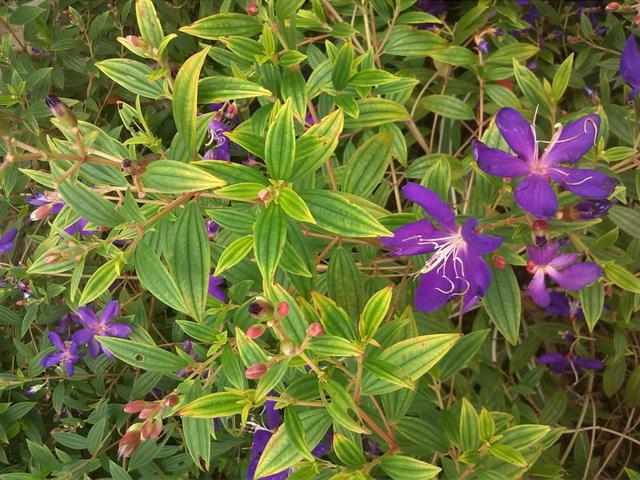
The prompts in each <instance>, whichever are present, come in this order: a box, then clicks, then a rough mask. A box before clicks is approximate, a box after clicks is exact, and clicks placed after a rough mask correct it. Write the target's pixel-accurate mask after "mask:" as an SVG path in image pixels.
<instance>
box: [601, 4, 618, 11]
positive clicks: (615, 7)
mask: <svg viewBox="0 0 640 480" xmlns="http://www.w3.org/2000/svg"><path fill="white" fill-rule="evenodd" d="M620 6H621V5H620V4H619V3H618V2H609V3H607V6H606V7H604V11H605V12H615V11H616V10H618V9H619V8H620Z"/></svg>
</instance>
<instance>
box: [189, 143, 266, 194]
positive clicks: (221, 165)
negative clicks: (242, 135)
mask: <svg viewBox="0 0 640 480" xmlns="http://www.w3.org/2000/svg"><path fill="white" fill-rule="evenodd" d="M234 133H236V132H234ZM234 138H235V137H234ZM261 158H262V157H261ZM189 165H193V166H195V167H198V168H200V169H202V170H204V171H206V172H209V173H211V174H212V175H213V176H215V177H217V178H219V179H221V180H222V181H223V182H225V183H227V184H228V185H232V184H234V183H242V182H249V183H259V184H261V185H264V186H265V187H267V186H269V181H268V180H267V179H266V178H264V177H263V176H262V175H261V174H260V172H259V171H258V170H256V169H254V168H251V167H247V166H246V165H241V164H239V163H232V162H221V161H220V160H200V161H196V162H191V163H190V164H189Z"/></svg>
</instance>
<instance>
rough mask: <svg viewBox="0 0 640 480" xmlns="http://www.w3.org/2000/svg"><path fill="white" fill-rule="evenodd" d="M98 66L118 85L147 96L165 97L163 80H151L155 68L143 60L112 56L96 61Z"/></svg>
mask: <svg viewBox="0 0 640 480" xmlns="http://www.w3.org/2000/svg"><path fill="white" fill-rule="evenodd" d="M96 67H98V69H100V71H101V72H102V73H104V74H105V75H106V76H107V77H109V78H110V79H111V80H113V81H114V82H116V83H117V84H118V85H120V86H122V87H124V88H126V89H127V90H129V91H130V92H133V93H135V94H136V95H141V96H143V97H147V98H164V97H165V92H164V87H163V83H162V80H161V79H155V80H149V78H150V76H151V74H152V73H153V70H152V69H151V68H150V67H148V66H147V65H145V64H144V63H142V62H138V61H136V60H129V59H126V58H110V59H107V60H102V61H100V62H96Z"/></svg>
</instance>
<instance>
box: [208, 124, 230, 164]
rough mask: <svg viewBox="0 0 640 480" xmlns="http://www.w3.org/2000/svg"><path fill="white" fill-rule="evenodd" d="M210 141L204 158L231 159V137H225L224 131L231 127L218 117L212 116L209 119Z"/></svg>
mask: <svg viewBox="0 0 640 480" xmlns="http://www.w3.org/2000/svg"><path fill="white" fill-rule="evenodd" d="M208 128H209V141H208V142H207V144H206V145H207V147H209V146H211V145H213V146H212V147H211V148H209V149H208V150H207V151H206V152H205V154H204V158H205V159H206V160H229V159H230V158H231V156H230V154H229V139H228V138H227V137H225V135H224V132H228V131H229V130H230V129H229V127H228V126H227V124H226V123H224V122H223V121H222V120H219V119H217V118H215V117H214V118H212V119H211V121H209V127H208Z"/></svg>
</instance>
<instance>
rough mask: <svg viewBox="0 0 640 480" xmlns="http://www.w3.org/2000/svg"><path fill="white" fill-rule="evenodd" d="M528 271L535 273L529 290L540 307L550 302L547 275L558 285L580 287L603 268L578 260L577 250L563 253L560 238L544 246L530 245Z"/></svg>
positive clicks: (594, 277) (575, 288) (568, 288)
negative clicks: (546, 283)
mask: <svg viewBox="0 0 640 480" xmlns="http://www.w3.org/2000/svg"><path fill="white" fill-rule="evenodd" d="M527 254H528V256H529V258H528V260H527V270H528V271H529V273H531V274H533V279H532V280H531V283H529V287H528V292H529V296H530V297H531V299H532V300H533V301H534V302H535V303H536V304H538V305H540V306H541V307H547V306H548V305H549V304H550V303H551V296H550V294H549V290H548V289H547V287H546V286H545V278H546V276H547V275H549V276H550V277H551V278H552V279H553V280H555V281H556V282H557V283H558V285H560V286H561V287H562V288H566V289H567V290H580V289H581V288H582V287H584V286H585V285H588V284H590V283H591V282H593V281H594V280H595V279H596V278H598V277H599V276H600V274H601V273H602V269H601V268H600V267H599V266H598V265H596V264H595V263H593V262H576V260H577V259H578V256H579V254H578V253H561V252H560V246H559V244H558V242H557V241H551V242H549V243H548V244H546V245H545V246H543V247H538V246H535V245H529V246H528V247H527Z"/></svg>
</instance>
